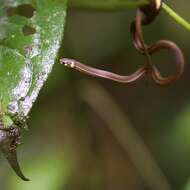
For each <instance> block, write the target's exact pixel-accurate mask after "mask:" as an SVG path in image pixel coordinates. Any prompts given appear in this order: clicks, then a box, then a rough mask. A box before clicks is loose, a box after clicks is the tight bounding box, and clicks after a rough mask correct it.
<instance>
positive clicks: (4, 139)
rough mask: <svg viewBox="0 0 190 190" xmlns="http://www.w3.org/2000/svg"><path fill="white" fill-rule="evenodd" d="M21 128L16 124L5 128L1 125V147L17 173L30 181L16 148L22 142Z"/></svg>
mask: <svg viewBox="0 0 190 190" xmlns="http://www.w3.org/2000/svg"><path fill="white" fill-rule="evenodd" d="M20 138H21V136H20V130H19V128H18V127H16V126H12V127H10V128H4V127H3V126H2V125H0V149H1V151H2V152H3V154H4V156H5V157H6V159H7V161H8V162H9V164H10V165H11V167H12V169H13V170H14V171H15V172H16V174H17V175H18V176H19V177H20V178H21V179H23V180H24V181H29V179H28V178H26V177H25V176H24V174H23V173H22V171H21V169H20V166H19V163H18V159H17V152H16V148H17V146H18V145H19V144H20Z"/></svg>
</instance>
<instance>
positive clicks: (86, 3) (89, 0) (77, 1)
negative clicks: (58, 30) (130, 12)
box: [68, 0, 190, 31]
mask: <svg viewBox="0 0 190 190" xmlns="http://www.w3.org/2000/svg"><path fill="white" fill-rule="evenodd" d="M68 2H69V5H70V6H71V7H77V8H84V9H93V10H96V11H98V10H99V11H102V10H104V11H113V10H122V9H126V8H127V7H140V6H142V5H145V4H147V3H148V2H147V0H138V1H134V0H132V1H115V0H113V1H112V0H110V1H105V2H104V1H103V0H102V1H97V0H94V1H93V0H69V1H68ZM162 7H163V9H164V10H165V12H166V13H167V14H168V15H169V16H171V18H172V19H174V20H175V21H176V23H178V24H179V25H181V26H182V27H183V28H185V29H186V30H188V31H190V23H189V22H187V21H186V20H185V19H184V18H182V17H181V16H180V15H179V14H177V13H176V12H175V11H174V10H172V9H171V8H170V7H169V6H168V5H167V4H165V3H163V6H162Z"/></svg>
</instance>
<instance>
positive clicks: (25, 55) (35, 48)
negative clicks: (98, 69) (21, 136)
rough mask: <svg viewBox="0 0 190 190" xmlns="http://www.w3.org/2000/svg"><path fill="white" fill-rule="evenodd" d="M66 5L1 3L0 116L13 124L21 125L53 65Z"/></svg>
mask: <svg viewBox="0 0 190 190" xmlns="http://www.w3.org/2000/svg"><path fill="white" fill-rule="evenodd" d="M66 1H67V0H10V1H7V0H0V28H1V29H0V112H1V114H3V115H7V116H8V117H10V118H11V119H12V120H13V121H14V123H16V124H19V125H20V124H21V125H23V124H24V122H25V120H26V118H27V116H28V113H29V111H30V110H31V108H32V106H33V104H34V102H35V100H36V98H37V96H38V94H39V91H40V90H41V88H42V86H43V85H44V83H45V81H46V79H47V77H48V75H49V74H50V72H51V70H52V67H53V64H54V63H55V62H56V58H57V54H58V51H59V48H60V45H61V43H62V38H63V31H64V25H65V15H66ZM1 120H2V119H1ZM4 121H8V123H10V121H9V119H8V118H6V119H5V120H4ZM4 125H6V124H4Z"/></svg>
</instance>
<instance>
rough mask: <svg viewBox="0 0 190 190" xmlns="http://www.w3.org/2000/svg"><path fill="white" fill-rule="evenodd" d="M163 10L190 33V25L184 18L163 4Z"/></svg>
mask: <svg viewBox="0 0 190 190" xmlns="http://www.w3.org/2000/svg"><path fill="white" fill-rule="evenodd" d="M162 7H163V9H164V10H165V11H166V13H168V14H169V15H170V16H171V17H172V18H173V19H174V20H175V21H176V22H177V23H178V24H180V25H181V26H182V27H183V28H185V29H187V30H188V31H190V23H188V22H187V21H186V20H185V19H184V18H182V17H181V16H179V15H178V14H177V13H176V12H175V11H173V10H172V9H171V8H170V7H169V6H168V5H166V4H165V3H163V6H162Z"/></svg>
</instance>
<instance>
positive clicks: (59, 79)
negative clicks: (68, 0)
mask: <svg viewBox="0 0 190 190" xmlns="http://www.w3.org/2000/svg"><path fill="white" fill-rule="evenodd" d="M167 2H168V4H169V5H170V6H171V7H172V8H174V9H175V10H176V11H177V12H178V13H180V15H182V16H183V17H184V18H186V19H187V20H189V21H190V14H189V7H190V2H189V1H187V0H180V1H167ZM134 16H135V9H126V10H125V11H113V12H111V11H109V12H103V11H102V12H101V11H99V12H98V11H92V10H84V9H76V8H69V9H68V15H67V25H66V31H65V40H64V44H63V46H64V48H63V51H62V52H61V53H60V57H63V56H64V57H71V58H75V59H77V60H80V61H81V62H83V63H86V64H89V65H94V66H96V67H99V68H106V69H108V70H111V71H114V72H117V73H123V74H125V73H131V72H132V71H134V70H135V69H136V68H137V67H138V66H139V65H141V64H143V62H144V61H145V59H144V57H143V56H141V55H139V54H138V52H137V51H136V50H135V49H134V47H133V45H132V42H131V37H130V32H129V26H130V22H131V21H132V20H133V18H134ZM144 36H145V40H146V42H147V43H151V42H154V41H156V40H158V39H169V40H173V41H174V42H176V43H177V44H178V45H179V46H180V47H181V49H182V50H183V52H184V54H185V58H186V62H187V65H186V69H185V73H184V75H183V77H182V78H181V79H180V80H179V81H177V82H176V84H174V85H172V86H168V87H159V86H156V85H155V84H153V82H152V81H151V80H149V79H145V78H144V79H142V80H140V81H138V82H136V83H134V84H130V85H121V84H117V83H114V82H111V81H106V80H103V79H96V78H91V77H89V76H86V75H83V74H81V73H79V72H75V71H73V70H71V69H68V68H65V67H64V66H63V65H60V64H59V63H57V64H56V65H55V67H54V70H53V72H52V74H51V75H50V77H49V79H48V82H47V83H46V85H45V87H44V88H43V90H42V91H41V93H40V96H39V98H38V100H37V102H36V103H35V105H34V107H33V109H32V111H31V113H30V118H29V121H28V125H29V131H27V132H24V133H23V145H22V146H21V147H20V148H19V152H18V153H19V160H20V163H21V166H22V168H23V171H24V173H25V175H26V176H27V177H29V178H30V179H31V181H30V182H23V181H21V180H20V179H19V178H18V177H17V176H16V175H15V174H14V172H13V171H12V170H11V169H10V167H9V166H8V163H7V162H6V161H5V159H4V158H3V157H2V155H1V158H0V159H1V161H0V168H1V170H0V184H1V187H0V189H1V190H34V189H35V190H76V189H77V190H115V189H119V190H124V189H129V190H148V189H150V190H151V189H154V190H155V189H160V190H164V189H166V190H170V189H173V190H190V90H189V81H190V66H189V65H190V54H189V49H190V43H189V38H190V33H189V32H188V31H186V30H185V29H183V28H181V26H179V25H177V24H176V23H175V22H174V21H173V20H172V19H171V18H170V17H169V16H168V15H167V14H166V13H165V12H164V11H162V12H161V14H160V15H159V16H158V18H157V19H156V21H155V22H154V23H153V24H151V25H150V26H147V27H144ZM153 61H154V62H155V64H157V65H158V67H159V68H160V69H161V70H162V71H163V73H166V74H167V73H168V72H170V71H171V69H172V68H173V65H174V60H173V57H172V56H171V55H170V54H169V55H168V52H160V53H158V54H156V55H154V56H153ZM108 100H109V101H108ZM96 108H97V109H96ZM98 108H100V109H98ZM104 113H105V114H104ZM114 128H116V130H115V129H114ZM125 137H126V138H125ZM146 158H147V159H146Z"/></svg>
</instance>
